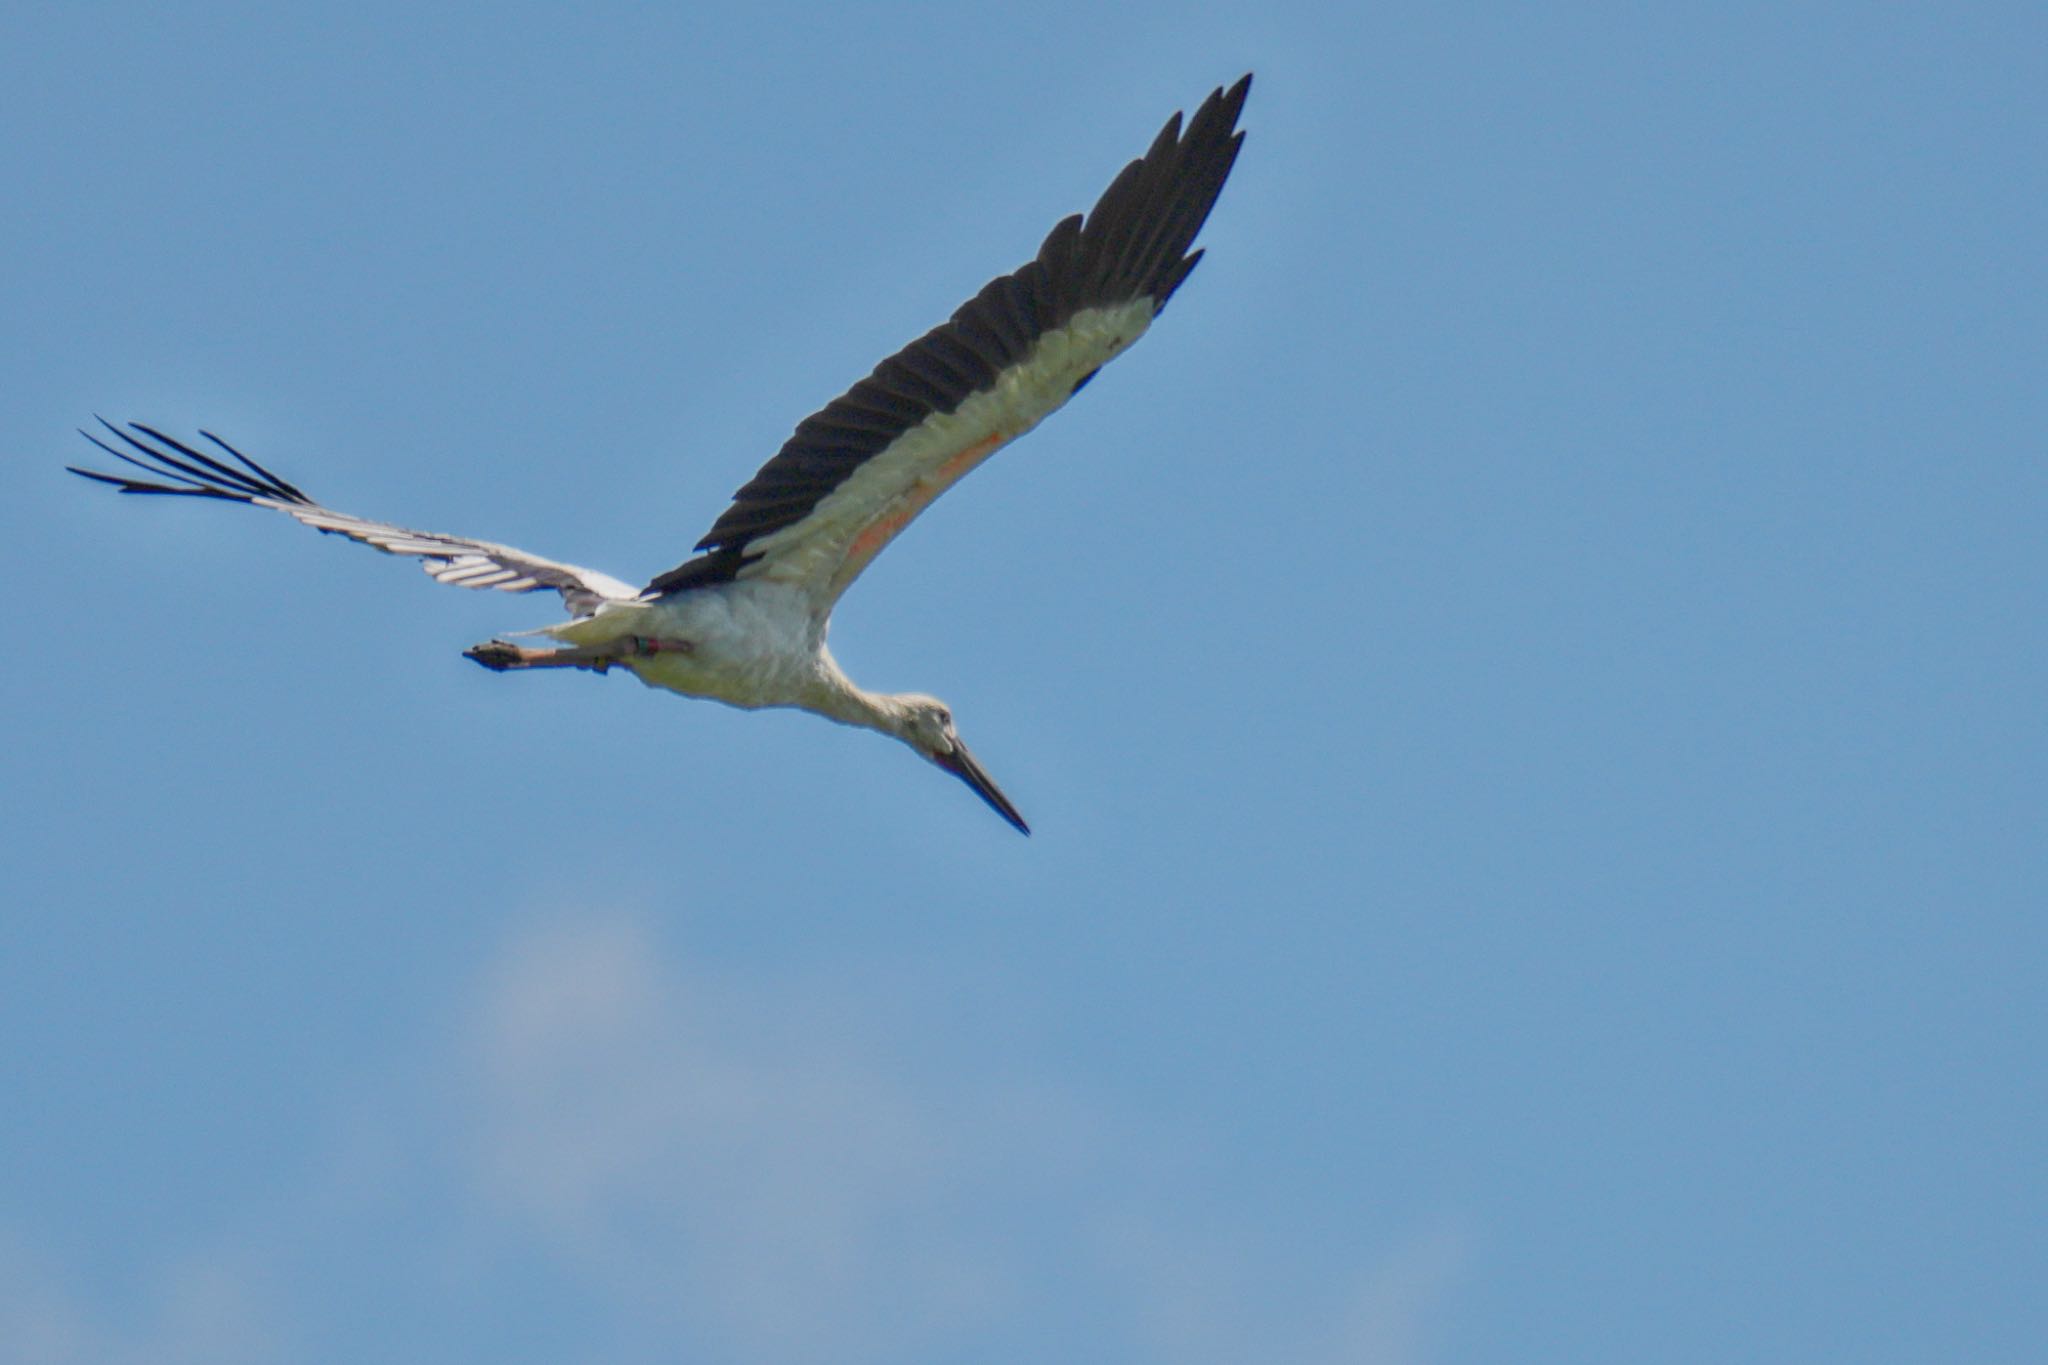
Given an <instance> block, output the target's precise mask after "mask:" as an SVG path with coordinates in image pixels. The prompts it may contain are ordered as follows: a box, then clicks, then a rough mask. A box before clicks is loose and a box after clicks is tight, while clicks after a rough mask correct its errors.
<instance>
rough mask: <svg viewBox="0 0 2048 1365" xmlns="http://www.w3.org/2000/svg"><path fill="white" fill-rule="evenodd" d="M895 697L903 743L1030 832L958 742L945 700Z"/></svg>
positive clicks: (910, 695) (909, 694)
mask: <svg viewBox="0 0 2048 1365" xmlns="http://www.w3.org/2000/svg"><path fill="white" fill-rule="evenodd" d="M894 701H895V702H896V706H897V708H898V714H899V716H900V721H899V724H898V728H897V731H896V733H897V735H898V736H899V737H900V738H901V739H902V740H903V742H904V743H905V744H908V745H909V746H910V747H911V748H913V749H915V750H917V751H918V752H919V753H921V754H923V755H924V756H925V757H926V758H928V759H930V760H931V761H932V762H933V763H936V764H938V765H939V766H940V767H941V768H944V769H945V770H946V771H947V772H949V773H951V774H953V776H955V777H957V778H959V779H960V780H961V781H962V782H965V783H966V784H967V785H968V786H969V787H972V788H973V789H974V794H975V795H976V796H978V797H980V798H981V799H982V800H984V801H986V802H988V805H989V809H990V810H993V811H994V812H995V813H996V814H997V815H1000V816H1002V817H1003V818H1004V819H1005V820H1008V821H1009V822H1010V823H1011V824H1012V825H1013V826H1015V827H1016V829H1017V830H1018V831H1019V832H1020V833H1023V834H1029V833H1031V826H1029V825H1027V824H1025V823H1024V817H1023V816H1021V815H1019V814H1018V813H1017V808H1016V807H1015V806H1013V805H1011V804H1010V798H1009V797H1007V796H1004V795H1003V790H1002V788H1000V787H998V786H997V785H996V784H995V781H994V779H992V778H991V777H989V775H988V773H987V772H985V771H983V769H982V766H981V764H979V763H977V762H975V761H974V755H973V754H971V753H969V752H968V751H967V746H966V745H965V744H962V743H961V742H960V732H959V730H957V729H955V728H954V726H953V712H952V711H951V710H950V709H949V708H948V707H947V705H946V704H945V703H944V702H942V701H940V700H939V699H938V698H937V697H927V696H924V695H922V694H920V693H916V692H907V693H904V694H903V695H902V696H899V697H896V698H894Z"/></svg>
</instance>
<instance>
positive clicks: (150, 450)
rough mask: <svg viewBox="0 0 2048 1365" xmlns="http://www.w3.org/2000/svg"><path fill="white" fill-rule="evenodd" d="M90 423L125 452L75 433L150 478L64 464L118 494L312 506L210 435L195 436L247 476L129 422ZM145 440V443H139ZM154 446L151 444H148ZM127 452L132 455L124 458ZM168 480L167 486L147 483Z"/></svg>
mask: <svg viewBox="0 0 2048 1365" xmlns="http://www.w3.org/2000/svg"><path fill="white" fill-rule="evenodd" d="M95 420H96V421H98V422H99V424H100V425H101V426H102V427H105V428H106V430H107V432H108V433H109V434H110V435H112V436H113V437H114V438H115V439H116V440H118V441H120V442H121V443H122V444H123V445H125V446H127V447H128V450H122V449H119V448H118V447H116V446H113V445H110V444H108V443H107V442H106V441H103V440H101V439H100V438H99V437H98V436H95V435H94V434H93V433H91V432H90V431H86V430H85V429H84V428H80V429H79V432H78V434H79V435H80V436H83V437H84V438H85V439H86V440H88V441H90V442H92V444H93V445H95V446H97V447H98V448H99V449H100V450H102V451H104V452H106V453H107V454H108V455H111V456H113V457H114V458H115V459H117V460H119V461H121V462H122V463H123V464H128V465H133V466H134V467H135V468H137V469H140V470H142V471H143V472H144V473H146V474H148V475H149V476H150V478H149V479H138V478H133V477H131V476H127V475H120V474H102V473H99V472H98V471H96V470H90V469H79V468H77V467H76V466H70V465H67V466H66V468H67V469H69V470H70V471H71V472H72V473H74V474H78V475H80V476H82V477H84V478H88V479H93V480H95V481H97V482H100V483H107V484H112V485H113V486H114V487H116V488H118V489H120V490H121V491H122V492H123V493H160V494H172V495H177V496H182V497H195V498H199V497H204V498H222V499H225V500H227V501H229V502H253V501H255V500H256V499H257V498H267V499H270V500H272V501H274V502H288V503H298V504H301V505H305V506H310V505H312V501H313V500H312V499H311V498H309V497H307V496H306V495H305V494H304V493H302V492H300V491H299V490H298V489H297V488H295V487H293V486H292V485H291V484H289V483H286V482H285V481H284V480H283V479H280V478H278V477H277V476H276V475H275V474H272V473H271V472H270V471H269V470H267V469H265V468H264V467H263V466H262V465H259V464H257V463H256V462H255V461H254V460H252V459H250V458H249V457H248V456H246V455H244V454H242V452H241V451H239V450H236V449H235V448H234V447H233V446H231V445H229V444H228V443H227V442H226V441H223V440H221V439H220V438H219V437H218V436H215V435H213V434H212V433H211V432H201V433H200V434H201V435H202V436H205V437H206V439H207V440H209V441H212V442H213V443H214V444H215V445H217V446H219V447H220V448H221V449H222V450H224V451H226V452H227V453H228V454H229V455H231V456H233V457H234V458H235V459H236V460H239V461H240V462H241V463H242V464H243V465H245V466H247V468H248V470H249V473H246V474H245V473H243V472H242V471H241V470H239V469H235V468H233V467H232V466H230V465H225V464H222V463H221V462H220V461H219V460H216V459H214V458H213V457H212V456H210V455H207V454H205V453H204V452H202V451H198V450H194V449H193V448H192V447H191V446H189V445H187V444H185V443H184V442H183V441H180V440H178V439H177V438H176V437H174V436H170V435H167V434H165V433H164V432H162V431H159V430H157V429H156V428H155V427H152V426H150V425H148V424H147V423H144V422H130V423H129V424H128V425H127V427H125V428H123V427H118V426H116V425H114V424H113V423H112V422H109V421H108V420H107V419H106V418H104V417H99V416H97V415H95ZM142 438H147V439H142ZM152 442H154V444H152ZM129 451H134V452H135V453H134V454H130V453H129ZM158 479H168V480H170V482H169V483H158V482H153V480H158Z"/></svg>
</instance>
